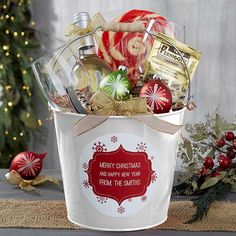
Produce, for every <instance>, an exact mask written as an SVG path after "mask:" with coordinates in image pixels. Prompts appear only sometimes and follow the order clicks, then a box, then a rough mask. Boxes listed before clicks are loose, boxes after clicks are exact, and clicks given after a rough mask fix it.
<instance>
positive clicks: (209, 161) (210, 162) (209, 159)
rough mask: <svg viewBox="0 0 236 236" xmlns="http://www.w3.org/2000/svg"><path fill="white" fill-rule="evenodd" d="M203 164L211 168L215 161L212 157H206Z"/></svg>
mask: <svg viewBox="0 0 236 236" xmlns="http://www.w3.org/2000/svg"><path fill="white" fill-rule="evenodd" d="M203 165H204V166H205V167H207V168H209V169H212V168H213V166H214V161H213V159H212V157H205V158H204V162H203Z"/></svg>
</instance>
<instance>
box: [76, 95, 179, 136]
mask: <svg viewBox="0 0 236 236" xmlns="http://www.w3.org/2000/svg"><path fill="white" fill-rule="evenodd" d="M91 102H92V107H93V108H94V109H95V111H94V112H93V113H92V114H90V115H87V116H84V117H83V118H82V119H80V120H79V121H78V122H77V123H76V124H75V126H74V135H75V136H78V135H81V134H83V133H86V132H88V131H89V130H91V129H93V128H96V127H97V126H99V125H100V124H102V123H103V122H105V121H106V120H107V119H108V118H109V116H110V115H123V116H127V117H129V118H132V119H134V120H136V121H139V122H140V123H142V124H145V125H147V126H149V127H150V128H152V129H154V130H156V131H160V132H164V133H167V134H171V135H173V134H175V133H176V132H177V131H179V130H180V129H181V127H182V126H181V125H174V124H171V123H169V122H166V121H164V120H161V119H159V118H157V117H156V116H154V115H153V114H152V113H150V112H148V111H147V107H146V98H141V97H137V98H130V99H128V100H126V101H116V100H114V99H113V98H112V97H109V96H108V95H106V94H105V93H103V92H101V91H97V92H96V93H95V94H94V95H93V96H92V98H91Z"/></svg>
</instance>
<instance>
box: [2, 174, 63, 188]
mask: <svg viewBox="0 0 236 236" xmlns="http://www.w3.org/2000/svg"><path fill="white" fill-rule="evenodd" d="M5 176H6V178H7V181H8V183H10V184H13V185H19V187H20V188H21V189H23V190H26V191H35V190H36V188H35V187H34V186H37V185H42V184H44V183H46V182H51V183H53V184H56V185H59V181H58V180H57V179H55V178H53V177H51V176H46V175H38V176H37V177H35V178H34V179H33V180H26V179H22V178H21V176H20V174H19V173H18V172H16V171H15V170H12V171H11V172H10V173H7V174H6V175H5Z"/></svg>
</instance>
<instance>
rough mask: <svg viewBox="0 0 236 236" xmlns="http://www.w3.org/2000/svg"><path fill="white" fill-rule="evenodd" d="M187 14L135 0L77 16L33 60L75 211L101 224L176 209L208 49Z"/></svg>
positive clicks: (133, 226) (151, 220)
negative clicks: (194, 85) (174, 17)
mask: <svg viewBox="0 0 236 236" xmlns="http://www.w3.org/2000/svg"><path fill="white" fill-rule="evenodd" d="M178 27H181V26H179V25H177V24H174V23H171V22H169V21H167V20H166V19H165V18H164V17H162V16H161V15H159V14H157V13H154V12H150V11H144V10H131V11H129V12H126V13H125V14H123V15H122V16H120V17H117V18H115V19H114V20H113V21H112V22H106V21H105V20H104V18H103V17H102V15H101V14H99V13H98V14H96V15H95V16H94V17H92V18H91V19H90V17H89V15H88V13H85V12H82V13H78V14H76V15H75V16H74V24H72V25H70V26H69V27H68V29H67V30H66V35H68V37H69V39H68V42H67V44H66V45H64V46H62V47H61V48H59V49H58V50H56V51H55V52H53V53H52V54H49V55H46V56H44V57H42V58H40V59H38V60H37V61H36V62H34V64H33V66H32V68H33V71H34V74H35V76H36V79H37V82H38V84H39V86H40V88H41V90H42V92H43V94H44V95H45V97H46V98H47V100H48V102H49V104H50V107H51V109H52V110H53V113H54V122H55V128H56V136H57V144H58V151H59V157H60V164H61V170H62V177H63V184H64V191H65V200H66V207H67V212H68V219H69V220H70V221H71V222H73V223H75V224H78V225H80V226H84V227H87V228H91V229H98V230H111V231H130V230H138V229H145V228H150V227H152V226H156V225H159V224H161V223H163V222H164V221H165V220H166V219H167V212H168V207H169V201H170V196H171V189H172V183H173V176H174V170H175V162H176V149H177V144H178V137H179V132H180V129H181V125H182V122H183V116H184V112H185V110H186V107H188V108H189V107H190V105H191V103H190V81H191V79H192V76H193V74H194V72H195V70H196V67H197V65H198V62H199V58H200V53H199V52H198V51H196V50H194V49H193V48H190V47H188V46H187V45H185V44H183V43H181V42H179V41H177V40H176V38H177V34H178V32H177V28H178Z"/></svg>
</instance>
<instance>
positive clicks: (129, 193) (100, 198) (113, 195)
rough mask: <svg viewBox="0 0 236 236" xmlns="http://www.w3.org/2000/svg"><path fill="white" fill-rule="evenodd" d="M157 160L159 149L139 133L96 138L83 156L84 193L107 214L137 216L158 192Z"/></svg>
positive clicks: (82, 179) (82, 183)
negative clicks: (135, 214)
mask: <svg viewBox="0 0 236 236" xmlns="http://www.w3.org/2000/svg"><path fill="white" fill-rule="evenodd" d="M155 158H156V152H155V149H154V148H152V147H151V145H150V144H148V143H147V142H146V141H145V140H144V139H143V138H142V137H139V136H137V135H135V134H129V133H115V134H108V135H104V136H102V137H99V138H97V139H94V140H93V141H92V142H91V143H89V144H88V145H87V146H86V147H85V148H84V151H83V153H82V155H81V170H80V182H81V187H82V189H83V191H84V194H85V195H86V197H87V198H88V200H89V201H90V202H91V204H92V205H93V206H94V207H95V208H96V209H97V210H99V211H100V212H102V213H104V214H106V215H110V216H116V217H123V216H128V215H131V214H134V213H136V212H137V211H139V210H141V209H142V208H143V207H145V205H146V204H147V203H148V202H149V201H150V200H152V196H153V195H154V194H155V193H156V192H157V189H156V187H157V184H156V182H157V181H158V172H157V162H156V160H155Z"/></svg>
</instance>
